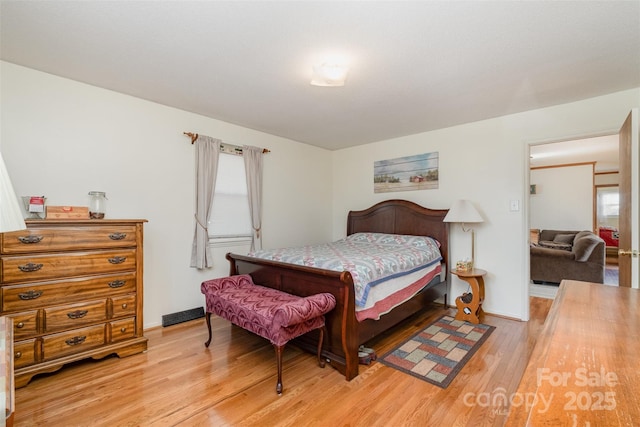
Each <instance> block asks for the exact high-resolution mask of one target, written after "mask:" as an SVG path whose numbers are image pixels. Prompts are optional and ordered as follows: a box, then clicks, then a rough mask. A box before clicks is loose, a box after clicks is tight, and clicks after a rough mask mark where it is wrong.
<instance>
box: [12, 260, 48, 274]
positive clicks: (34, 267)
mask: <svg viewBox="0 0 640 427" xmlns="http://www.w3.org/2000/svg"><path fill="white" fill-rule="evenodd" d="M42 267H44V264H34V263H32V262H29V263H27V264H25V265H19V266H18V268H19V269H20V271H22V272H23V273H31V272H33V271H38V270H40V269H41V268H42Z"/></svg>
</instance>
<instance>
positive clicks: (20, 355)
mask: <svg viewBox="0 0 640 427" xmlns="http://www.w3.org/2000/svg"><path fill="white" fill-rule="evenodd" d="M21 357H22V352H21V351H16V354H15V358H16V359H20V358H21Z"/></svg>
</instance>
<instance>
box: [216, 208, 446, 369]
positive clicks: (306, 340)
mask: <svg viewBox="0 0 640 427" xmlns="http://www.w3.org/2000/svg"><path fill="white" fill-rule="evenodd" d="M446 214H447V210H446V209H438V210H433V209H428V208H425V207H422V206H420V205H417V204H415V203H413V202H409V201H406V200H388V201H384V202H380V203H378V204H376V205H374V206H372V207H370V208H368V209H365V210H361V211H351V212H349V215H348V218H347V236H352V235H355V234H357V233H384V234H392V235H402V236H429V237H432V238H433V239H435V240H437V242H438V244H439V246H440V255H441V257H442V260H441V263H442V264H441V270H442V271H443V272H446V271H447V269H446V266H447V265H449V263H448V253H449V233H448V230H449V229H448V224H447V223H444V222H443V221H442V220H443V219H444V217H445V215H446ZM227 259H228V260H229V262H230V264H231V265H230V267H231V268H230V274H231V275H235V274H250V275H251V276H252V278H253V281H254V282H255V283H258V284H260V285H263V286H268V287H271V288H275V289H279V290H282V291H284V292H288V293H291V294H294V295H299V296H308V295H311V294H316V293H320V292H329V293H331V294H333V295H334V296H335V298H336V307H335V309H334V310H333V311H332V312H330V313H329V314H328V315H327V316H326V328H327V334H326V336H325V345H324V349H323V352H322V355H323V357H325V358H326V360H327V361H328V362H329V363H330V364H331V365H332V366H333V367H335V368H336V369H337V370H338V371H339V372H341V373H342V374H344V376H345V378H346V379H347V380H352V379H353V378H355V377H356V376H357V375H358V366H359V365H358V363H359V359H358V347H359V346H360V345H362V344H364V343H366V342H367V341H369V340H371V339H372V338H374V337H376V336H378V335H380V334H381V333H382V332H385V331H387V330H389V329H390V328H391V327H393V326H395V325H396V324H398V323H399V322H401V321H402V320H404V319H406V318H408V317H410V316H412V315H413V314H415V313H417V312H418V311H421V310H423V309H425V308H427V307H433V304H432V303H433V302H434V301H435V300H437V299H440V298H442V299H443V301H444V307H445V308H446V307H447V296H448V293H449V282H450V280H449V278H448V275H446V274H437V275H435V276H434V278H433V280H430V281H429V282H428V283H427V284H426V285H424V287H422V289H421V290H420V291H419V292H418V293H416V294H415V295H413V296H412V297H410V299H408V300H406V301H404V302H402V303H401V304H399V305H397V306H395V307H394V308H393V309H391V311H389V312H387V313H386V314H384V315H382V316H380V318H379V319H374V318H368V319H365V320H362V321H358V319H357V311H356V290H355V284H354V277H353V276H352V274H351V273H350V272H349V271H333V270H327V269H323V268H318V267H311V266H306V265H296V264H290V263H287V262H281V261H274V260H270V259H262V258H257V257H252V256H247V255H238V254H233V253H229V254H227ZM374 317H375V316H374ZM296 344H297V345H298V346H300V347H302V348H304V349H306V350H308V351H310V352H315V349H316V347H317V334H309V335H306V336H304V337H301V338H300V339H298V340H296Z"/></svg>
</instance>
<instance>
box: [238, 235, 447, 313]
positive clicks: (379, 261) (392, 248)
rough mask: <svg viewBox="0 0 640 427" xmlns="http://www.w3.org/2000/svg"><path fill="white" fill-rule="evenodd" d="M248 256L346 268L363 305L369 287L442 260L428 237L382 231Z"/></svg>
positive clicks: (326, 268) (359, 303)
mask: <svg viewBox="0 0 640 427" xmlns="http://www.w3.org/2000/svg"><path fill="white" fill-rule="evenodd" d="M249 256H253V257H256V258H262V259H268V260H272V261H279V262H285V263H289V264H297V265H303V266H307V267H317V268H323V269H325V270H332V271H349V272H350V273H351V276H353V281H354V285H355V297H356V301H355V303H356V306H359V307H363V306H364V305H365V302H366V300H367V296H368V294H369V291H370V289H371V288H372V287H373V286H376V285H377V284H379V283H382V282H384V281H385V280H389V279H394V278H397V277H400V276H403V275H406V274H409V273H413V272H416V271H418V270H420V269H426V268H428V267H430V266H432V265H433V264H435V263H438V262H440V260H442V255H441V254H440V245H439V243H438V242H437V241H436V240H435V239H432V238H430V237H424V236H406V235H397V234H383V233H356V234H352V235H350V236H348V237H346V238H344V239H341V240H337V241H335V242H331V243H325V244H320V245H310V246H300V247H295V248H281V249H261V250H256V251H253V252H251V253H249Z"/></svg>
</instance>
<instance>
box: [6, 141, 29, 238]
mask: <svg viewBox="0 0 640 427" xmlns="http://www.w3.org/2000/svg"><path fill="white" fill-rule="evenodd" d="M0 178H2V180H1V181H0V233H5V232H7V231H17V230H24V229H26V228H27V226H26V225H25V223H24V219H23V218H22V211H21V209H20V205H19V203H18V198H17V197H16V193H15V192H14V191H13V186H12V185H11V179H10V178H9V173H8V172H7V167H6V166H5V165H4V159H3V158H2V153H0Z"/></svg>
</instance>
